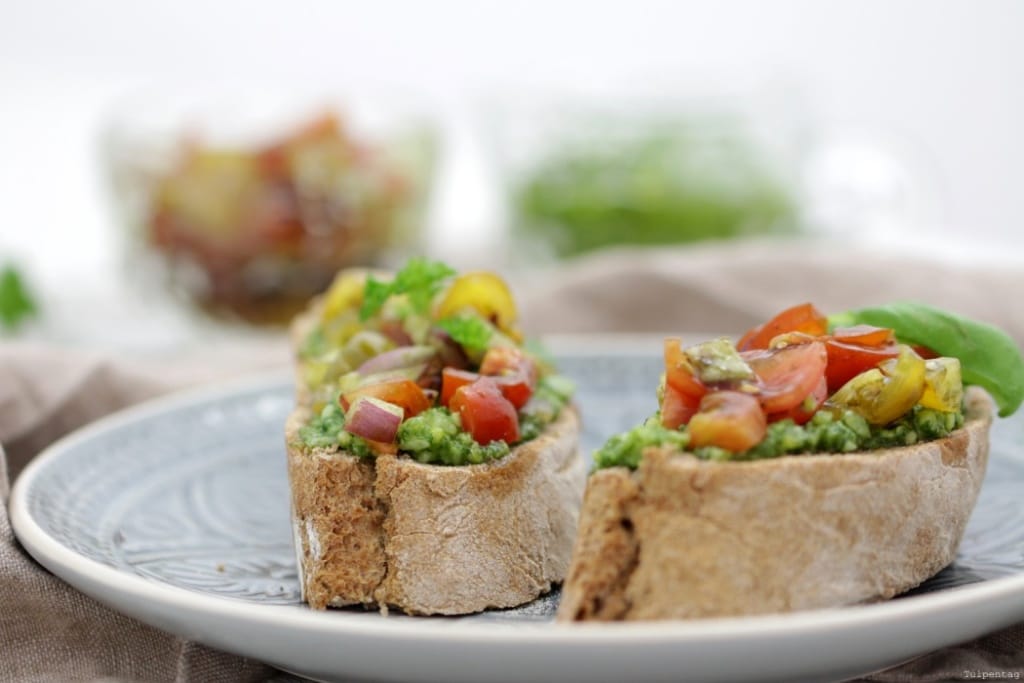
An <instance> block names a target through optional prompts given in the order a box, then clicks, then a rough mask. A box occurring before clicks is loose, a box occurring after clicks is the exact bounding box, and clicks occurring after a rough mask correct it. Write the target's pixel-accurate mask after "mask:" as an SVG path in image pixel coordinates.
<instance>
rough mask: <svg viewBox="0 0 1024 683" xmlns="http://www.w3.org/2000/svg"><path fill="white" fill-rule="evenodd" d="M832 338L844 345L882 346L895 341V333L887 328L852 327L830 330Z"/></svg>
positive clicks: (872, 326)
mask: <svg viewBox="0 0 1024 683" xmlns="http://www.w3.org/2000/svg"><path fill="white" fill-rule="evenodd" d="M831 336H832V338H833V339H835V340H836V341H840V342H843V343H845V344H860V345H861V346H884V345H886V344H891V343H893V342H894V341H895V340H896V337H895V333H894V332H893V331H892V330H891V329H889V328H888V327H875V326H874V325H854V326H853V327H837V328H836V329H834V330H832V335H831Z"/></svg>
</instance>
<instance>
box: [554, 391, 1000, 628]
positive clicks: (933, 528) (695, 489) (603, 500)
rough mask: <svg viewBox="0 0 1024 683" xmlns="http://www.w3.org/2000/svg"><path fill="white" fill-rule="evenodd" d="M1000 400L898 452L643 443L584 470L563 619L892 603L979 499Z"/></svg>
mask: <svg viewBox="0 0 1024 683" xmlns="http://www.w3.org/2000/svg"><path fill="white" fill-rule="evenodd" d="M991 421H992V404H991V400H990V399H989V398H988V396H987V395H986V394H984V392H982V391H980V390H976V389H970V390H969V391H968V393H967V398H966V420H965V424H964V426H963V428H961V429H959V430H957V431H956V432H954V433H953V434H951V435H950V436H949V437H947V438H944V439H940V440H936V441H930V442H925V443H920V444H916V445H913V446H907V447H903V448H893V449H885V450H882V451H873V452H866V453H852V454H845V455H797V456H784V457H780V458H774V459H769V460H759V461H754V462H724V463H715V462H707V461H701V460H698V459H697V458H695V457H694V456H692V455H688V454H684V453H680V452H678V451H672V450H670V449H649V450H648V451H647V452H646V453H645V454H644V457H643V459H642V461H641V465H640V467H639V468H638V470H637V471H636V472H630V471H629V470H627V469H625V468H611V469H607V470H602V471H599V472H596V473H595V474H594V475H593V476H591V477H590V480H589V482H588V484H587V490H586V494H585V498H584V503H583V509H582V512H581V519H580V529H579V534H578V536H577V540H576V544H575V548H574V553H573V561H572V565H571V566H570V569H569V575H568V577H567V578H566V581H565V585H564V587H563V591H562V601H561V604H560V607H559V612H558V619H559V620H560V621H581V620H611V619H626V620H641V619H686V618H697V617H720V616H736V615H749V614H765V613H776V612H788V611H793V610H802V609H813V608H821V607H832V606H841V605H849V604H855V603H861V602H870V601H875V600H882V599H887V598H891V597H892V596H894V595H896V594H898V593H901V592H904V591H906V590H909V589H911V588H913V587H915V586H917V585H919V584H920V583H921V582H923V581H924V580H926V579H927V578H929V577H931V576H932V575H934V574H935V573H936V572H938V571H939V570H940V569H942V568H943V567H945V566H946V565H948V564H949V563H950V562H952V560H953V559H954V557H955V555H956V549H957V547H958V545H959V543H960V540H961V538H962V536H963V532H964V528H965V526H966V524H967V520H968V518H969V517H970V514H971V510H972V509H973V507H974V504H975V501H976V500H977V496H978V491H979V489H980V487H981V482H982V479H983V478H984V474H985V467H986V463H987V458H988V429H989V425H990V423H991Z"/></svg>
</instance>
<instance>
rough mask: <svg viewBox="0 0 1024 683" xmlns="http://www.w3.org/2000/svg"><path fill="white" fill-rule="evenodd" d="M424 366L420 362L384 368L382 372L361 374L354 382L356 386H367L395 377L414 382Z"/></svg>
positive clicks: (394, 378) (388, 380) (424, 368)
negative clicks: (388, 368)
mask: <svg viewBox="0 0 1024 683" xmlns="http://www.w3.org/2000/svg"><path fill="white" fill-rule="evenodd" d="M426 368H427V366H426V364H425V363H420V364H419V365H411V366H409V367H407V368H398V369H397V370H385V371H383V372H375V373H373V374H372V375H361V376H360V377H359V381H358V382H356V387H368V386H370V385H371V384H380V383H381V382H390V381H392V380H396V379H408V380H412V381H413V382H415V381H416V380H418V379H419V378H420V376H421V375H422V374H423V373H424V371H425V370H426Z"/></svg>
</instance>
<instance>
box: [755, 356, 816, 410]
mask: <svg viewBox="0 0 1024 683" xmlns="http://www.w3.org/2000/svg"><path fill="white" fill-rule="evenodd" d="M740 355H741V356H742V357H743V359H744V360H745V361H747V364H748V365H749V366H750V369H751V370H753V371H754V374H756V375H757V379H758V388H759V390H760V391H759V393H758V400H760V402H761V405H762V406H763V407H764V412H766V413H769V414H771V413H780V412H786V411H789V410H791V409H793V408H796V407H797V406H799V405H800V404H801V403H802V402H803V400H804V399H806V398H807V397H808V396H809V395H810V394H811V392H812V391H814V389H815V388H816V387H817V386H818V384H819V383H820V382H821V380H822V378H823V377H824V376H825V369H826V366H827V362H828V354H827V352H826V350H825V344H824V343H822V342H819V341H813V342H810V343H807V344H795V345H792V346H784V347H781V348H776V349H762V350H757V351H744V352H743V353H741V354H740Z"/></svg>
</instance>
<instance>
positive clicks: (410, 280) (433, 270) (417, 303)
mask: <svg viewBox="0 0 1024 683" xmlns="http://www.w3.org/2000/svg"><path fill="white" fill-rule="evenodd" d="M452 275H455V271H454V270H452V269H451V268H449V267H448V266H446V265H445V264H443V263H441V262H439V261H428V260H426V259H423V258H414V259H410V261H409V262H408V263H407V264H406V265H405V267H404V268H402V269H401V270H400V271H398V272H397V273H395V277H394V279H392V280H391V281H390V282H381V281H380V280H375V279H374V278H373V276H370V277H369V278H367V280H366V289H364V290H363V305H362V306H361V307H360V309H359V319H360V320H363V321H366V320H369V319H370V318H371V317H372V316H373V315H375V314H376V313H377V312H379V311H380V309H381V308H383V306H384V303H385V302H386V301H387V300H388V299H389V298H391V297H392V296H396V295H399V294H405V295H406V296H408V298H409V304H410V305H411V306H412V308H413V310H414V311H416V312H417V313H426V312H428V311H429V310H430V303H431V301H433V299H434V296H435V295H436V294H437V293H438V292H439V291H441V287H442V285H443V284H444V281H445V280H446V279H448V278H449V277H451V276H452Z"/></svg>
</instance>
